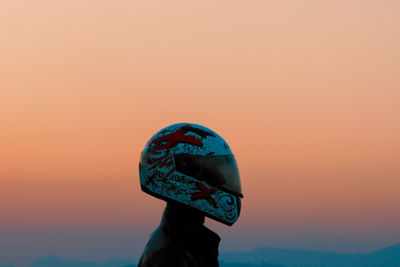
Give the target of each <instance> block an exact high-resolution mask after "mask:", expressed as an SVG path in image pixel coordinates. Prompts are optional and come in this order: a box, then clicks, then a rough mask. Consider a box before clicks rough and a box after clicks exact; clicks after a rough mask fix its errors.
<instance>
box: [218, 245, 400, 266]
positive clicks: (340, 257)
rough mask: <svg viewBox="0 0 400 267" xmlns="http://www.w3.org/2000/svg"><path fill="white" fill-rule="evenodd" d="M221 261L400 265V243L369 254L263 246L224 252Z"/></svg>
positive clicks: (313, 264)
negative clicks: (250, 249)
mask: <svg viewBox="0 0 400 267" xmlns="http://www.w3.org/2000/svg"><path fill="white" fill-rule="evenodd" d="M220 260H221V261H225V262H228V263H229V262H232V263H251V264H261V263H263V262H271V263H274V264H282V265H284V266H287V267H308V266H313V267H337V266H340V267H400V244H399V245H396V246H392V247H388V248H385V249H382V250H379V251H376V252H373V253H368V254H344V253H335V252H327V251H311V250H299V249H276V248H259V249H256V250H253V251H249V252H229V253H221V255H220Z"/></svg>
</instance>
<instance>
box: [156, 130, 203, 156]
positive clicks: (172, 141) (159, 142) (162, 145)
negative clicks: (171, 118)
mask: <svg viewBox="0 0 400 267" xmlns="http://www.w3.org/2000/svg"><path fill="white" fill-rule="evenodd" d="M190 128H192V127H190ZM190 130H191V129H189V128H188V127H185V126H183V127H181V128H179V129H178V130H176V131H175V132H173V133H169V134H166V135H164V136H161V137H158V138H156V139H154V140H153V144H154V146H153V147H152V152H153V153H154V154H159V150H163V149H170V148H171V147H175V146H177V145H178V144H179V143H186V144H192V145H196V146H202V145H203V142H201V140H200V138H198V137H196V136H194V135H185V134H186V133H187V132H189V131H190Z"/></svg>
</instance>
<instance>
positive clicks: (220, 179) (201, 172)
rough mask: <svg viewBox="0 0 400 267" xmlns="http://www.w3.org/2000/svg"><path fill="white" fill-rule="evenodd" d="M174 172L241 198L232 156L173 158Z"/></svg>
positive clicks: (183, 156)
mask: <svg viewBox="0 0 400 267" xmlns="http://www.w3.org/2000/svg"><path fill="white" fill-rule="evenodd" d="M174 161H175V168H176V171H178V172H180V173H182V174H185V175H188V176H190V177H193V178H195V179H197V180H200V181H205V182H206V183H207V184H209V185H212V186H214V187H216V188H219V189H222V190H224V191H226V192H229V193H232V194H234V195H236V196H239V197H243V195H242V188H241V185H240V177H239V171H238V168H237V165H236V160H235V157H234V156H233V155H217V156H213V155H210V156H194V155H189V154H178V155H175V156H174Z"/></svg>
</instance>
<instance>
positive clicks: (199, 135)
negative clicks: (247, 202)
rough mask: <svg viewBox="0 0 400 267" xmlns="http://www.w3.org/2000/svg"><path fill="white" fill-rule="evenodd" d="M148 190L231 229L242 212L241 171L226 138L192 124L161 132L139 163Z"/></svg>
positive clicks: (144, 188)
mask: <svg viewBox="0 0 400 267" xmlns="http://www.w3.org/2000/svg"><path fill="white" fill-rule="evenodd" d="M139 174H140V185H141V188H142V190H143V191H144V192H146V193H148V194H150V195H152V196H154V197H157V198H160V199H164V200H166V201H176V202H179V203H182V204H185V205H187V206H190V207H193V208H195V209H198V210H200V211H202V212H204V214H205V215H206V216H208V217H210V218H213V219H215V220H217V221H219V222H222V223H224V224H227V225H232V224H233V223H234V222H235V221H236V220H237V219H238V217H239V214H240V206H241V205H240V201H241V200H240V198H241V197H243V196H242V194H241V187H240V177H239V171H238V168H237V165H236V160H235V157H234V156H233V154H232V151H231V149H230V148H229V146H228V144H227V143H226V142H225V140H224V139H223V138H222V137H220V136H219V135H218V134H217V133H215V132H213V131H212V130H210V129H208V128H206V127H204V126H201V125H198V124H193V123H177V124H173V125H170V126H167V127H165V128H163V129H162V130H160V131H159V132H157V133H156V134H155V135H154V136H153V137H152V138H151V139H150V140H149V141H148V142H147V144H146V146H145V148H144V149H143V151H142V153H141V156H140V162H139Z"/></svg>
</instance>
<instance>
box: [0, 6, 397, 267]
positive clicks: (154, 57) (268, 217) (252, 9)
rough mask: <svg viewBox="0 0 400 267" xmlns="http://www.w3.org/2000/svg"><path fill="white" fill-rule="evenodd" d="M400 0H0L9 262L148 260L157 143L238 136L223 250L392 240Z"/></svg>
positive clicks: (1, 180) (3, 200)
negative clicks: (192, 136)
mask: <svg viewBox="0 0 400 267" xmlns="http://www.w3.org/2000/svg"><path fill="white" fill-rule="evenodd" d="M399 14H400V2H399V1H398V0H382V1H375V0H374V1H372V0H363V1H361V0H337V1H321V0H303V1H266V0H264V1H261V0H260V1H225V0H222V1H210V0H205V1H183V0H182V1H177V0H170V1H128V0H114V1H105V0H96V1H95V0H90V1H89V0H87V1H86V0H79V1H78V0H69V1H54V0H35V1H30V0H25V1H22V0H2V1H1V3H0V74H1V75H0V122H1V123H0V265H2V264H26V263H29V262H31V261H32V260H34V259H37V258H39V257H42V256H49V255H55V256H61V257H65V258H78V259H82V260H105V259H111V258H116V257H124V258H132V259H134V260H136V259H137V257H138V256H139V255H140V253H141V250H142V249H143V247H144V245H145V243H146V241H147V238H148V235H149V234H150V233H151V231H152V230H153V229H154V228H155V227H156V226H157V225H158V223H159V219H160V216H161V212H162V209H163V207H164V203H163V202H162V201H160V200H157V199H155V198H152V197H150V196H148V195H146V194H144V193H142V192H141V191H140V188H139V177H138V159H139V154H140V152H141V150H142V149H143V147H144V145H145V143H146V142H147V140H148V139H149V138H150V137H151V136H152V135H153V134H154V133H155V132H156V131H158V130H159V129H161V128H163V127H165V126H167V125H169V124H172V123H176V122H193V123H198V124H202V125H205V126H207V127H209V128H211V129H213V130H214V131H216V132H217V133H219V134H220V135H221V136H222V137H224V138H225V139H226V140H227V142H228V143H229V144H230V146H231V149H232V151H233V153H234V154H235V156H236V158H237V161H238V166H239V170H240V173H241V178H242V187H243V193H244V199H243V207H242V213H241V217H240V218H239V221H238V222H237V223H236V224H235V225H233V226H232V227H227V226H224V225H221V224H219V223H216V222H212V221H211V220H208V221H207V223H206V224H207V225H208V226H209V227H210V228H212V229H213V230H215V231H216V232H218V233H219V234H220V235H221V237H222V242H221V246H220V249H221V250H222V251H230V250H241V251H243V250H249V249H253V248H257V247H260V246H271V247H280V248H301V249H318V250H320V249H323V250H331V251H341V252H369V251H373V250H375V249H379V248H383V247H385V246H388V245H393V244H397V243H400V139H399V136H400V16H399Z"/></svg>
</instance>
